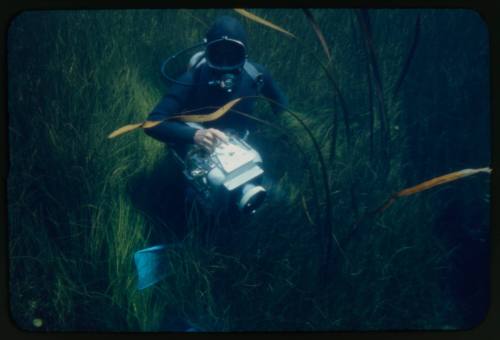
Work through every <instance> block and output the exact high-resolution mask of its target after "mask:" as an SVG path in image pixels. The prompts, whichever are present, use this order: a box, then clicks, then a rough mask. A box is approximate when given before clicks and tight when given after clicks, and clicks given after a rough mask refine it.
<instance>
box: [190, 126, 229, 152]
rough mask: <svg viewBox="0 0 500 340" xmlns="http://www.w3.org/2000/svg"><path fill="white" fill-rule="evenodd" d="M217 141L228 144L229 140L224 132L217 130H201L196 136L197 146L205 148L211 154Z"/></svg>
mask: <svg viewBox="0 0 500 340" xmlns="http://www.w3.org/2000/svg"><path fill="white" fill-rule="evenodd" d="M217 141H221V142H223V143H227V142H228V138H227V136H226V135H225V134H224V132H222V131H220V130H217V129H199V130H198V131H196V133H195V134H194V142H195V144H198V145H200V146H202V147H204V148H205V149H206V150H207V151H209V152H213V151H214V149H215V146H216V144H217Z"/></svg>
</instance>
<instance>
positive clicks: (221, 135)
mask: <svg viewBox="0 0 500 340" xmlns="http://www.w3.org/2000/svg"><path fill="white" fill-rule="evenodd" d="M209 131H210V132H211V133H212V135H213V136H215V137H216V138H217V139H219V140H221V141H222V142H224V143H227V142H229V139H228V138H227V136H226V134H225V133H224V132H222V131H220V130H217V129H209Z"/></svg>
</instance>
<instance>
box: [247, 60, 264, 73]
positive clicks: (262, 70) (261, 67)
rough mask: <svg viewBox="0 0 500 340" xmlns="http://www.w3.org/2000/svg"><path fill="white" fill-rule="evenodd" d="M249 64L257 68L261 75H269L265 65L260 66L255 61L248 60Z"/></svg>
mask: <svg viewBox="0 0 500 340" xmlns="http://www.w3.org/2000/svg"><path fill="white" fill-rule="evenodd" d="M247 62H248V63H250V64H252V65H253V67H255V68H256V69H257V71H259V72H260V73H268V71H267V68H266V67H265V66H264V65H262V64H259V63H257V62H255V61H253V60H247Z"/></svg>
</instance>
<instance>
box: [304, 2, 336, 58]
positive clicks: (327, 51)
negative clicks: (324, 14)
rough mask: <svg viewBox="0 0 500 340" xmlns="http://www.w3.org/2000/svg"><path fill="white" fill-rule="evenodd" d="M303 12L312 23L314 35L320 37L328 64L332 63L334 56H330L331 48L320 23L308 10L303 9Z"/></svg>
mask: <svg viewBox="0 0 500 340" xmlns="http://www.w3.org/2000/svg"><path fill="white" fill-rule="evenodd" d="M302 10H303V11H304V14H305V15H306V17H307V19H308V20H309V22H310V23H311V26H312V28H313V30H314V33H316V36H317V37H318V40H319V42H320V44H321V47H323V51H325V54H326V57H327V58H328V63H330V61H331V60H332V55H331V54H330V48H329V47H328V44H327V43H326V39H325V35H324V34H323V32H322V31H321V28H320V27H319V25H318V22H317V21H316V19H315V18H314V15H313V14H312V12H311V10H310V9H308V8H303V9H302Z"/></svg>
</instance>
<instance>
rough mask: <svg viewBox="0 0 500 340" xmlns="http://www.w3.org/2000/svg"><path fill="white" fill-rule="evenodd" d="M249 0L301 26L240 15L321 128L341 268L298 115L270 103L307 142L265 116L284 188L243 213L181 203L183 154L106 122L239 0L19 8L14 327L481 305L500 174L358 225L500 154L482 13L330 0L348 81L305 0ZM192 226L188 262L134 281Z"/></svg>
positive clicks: (477, 317) (378, 323)
mask: <svg viewBox="0 0 500 340" xmlns="http://www.w3.org/2000/svg"><path fill="white" fill-rule="evenodd" d="M253 12H254V13H255V14H258V15H260V16H262V17H264V18H266V19H268V20H271V21H272V22H274V23H275V24H278V25H280V26H282V27H284V28H285V29H287V30H289V31H291V32H293V33H294V34H295V35H296V36H298V37H299V39H300V42H296V41H294V40H292V39H290V38H287V37H286V36H285V35H283V34H281V33H279V32H276V31H274V30H271V29H269V28H267V27H264V26H261V25H258V24H256V23H254V22H250V21H248V20H246V19H243V18H242V20H243V23H244V25H245V27H246V29H247V30H248V35H249V48H250V58H251V59H252V60H255V61H258V62H260V63H262V64H265V65H266V66H267V67H268V69H269V70H270V71H271V73H272V74H273V76H274V78H275V79H276V80H277V81H278V83H279V84H280V86H281V87H282V89H283V90H284V92H285V93H286V94H287V95H288V97H289V102H290V107H291V108H292V109H293V110H294V111H296V112H298V115H299V117H300V118H301V119H302V120H304V122H305V124H306V125H307V126H308V127H309V128H310V129H311V131H312V133H313V135H314V137H315V138H316V141H317V143H318V145H319V146H320V148H321V151H322V155H323V158H324V161H325V163H326V167H327V177H328V180H329V182H330V188H326V190H327V192H328V195H329V199H330V200H331V202H332V204H331V219H330V221H329V222H330V223H329V224H328V226H329V227H330V228H331V229H329V230H330V231H331V232H333V235H335V237H336V239H337V240H338V241H339V243H340V246H341V248H340V249H341V250H339V247H338V245H337V244H336V243H335V242H333V238H330V242H332V244H333V246H332V249H333V250H332V253H331V254H330V257H329V261H328V263H329V266H328V267H327V271H326V272H325V268H324V267H323V266H322V263H323V260H324V247H325V244H326V243H327V241H326V239H328V238H329V236H327V235H326V234H325V231H324V229H322V226H323V225H324V223H325V219H326V217H327V214H326V213H325V209H327V207H328V205H327V202H326V199H325V194H324V193H325V183H324V181H323V180H322V177H321V172H320V167H319V164H320V163H319V158H318V156H317V153H316V152H315V149H314V147H313V145H312V143H311V140H310V138H309V137H308V135H307V133H306V132H305V130H304V129H303V128H302V127H301V126H300V124H299V123H298V122H297V120H295V119H294V118H293V117H292V116H291V115H289V114H287V113H283V114H282V115H281V116H279V117H275V116H273V115H272V113H270V110H269V109H268V107H267V106H266V105H265V104H262V105H259V106H258V108H257V110H256V113H255V114H256V115H257V116H258V117H260V118H263V119H266V120H268V121H270V122H272V123H274V124H277V125H279V126H281V127H283V128H285V129H286V131H288V133H289V135H290V136H292V140H293V141H295V142H294V143H292V142H289V141H287V140H285V139H283V138H282V136H280V135H279V134H278V133H277V132H276V130H273V129H272V128H268V127H265V126H260V128H259V130H258V131H257V132H256V133H255V136H257V137H258V139H259V143H260V144H261V145H266V147H265V164H266V171H268V172H269V173H270V174H272V176H273V177H274V178H275V179H276V183H277V185H278V188H279V193H280V195H277V196H276V197H274V198H272V199H270V200H268V202H267V203H266V205H265V206H264V207H262V209H261V210H260V211H259V212H258V213H257V214H256V215H255V216H254V217H253V218H252V219H246V220H244V221H241V222H240V223H238V224H237V225H236V224H235V225H233V224H230V223H228V222H224V220H223V219H221V221H218V223H217V222H214V223H212V222H207V221H206V220H204V219H203V218H201V217H200V214H198V213H197V212H196V211H194V212H193V211H192V212H191V214H190V215H189V216H187V217H183V216H181V217H180V219H175V218H173V217H172V215H173V214H172V211H171V210H169V207H170V206H171V205H173V203H172V202H174V201H175V200H176V196H175V195H174V194H173V193H174V192H175V191H174V190H173V189H172V188H173V186H174V185H173V184H174V182H175V178H176V177H175V176H176V173H175V169H174V168H173V166H172V163H171V160H170V159H169V156H168V155H166V151H165V149H164V147H163V146H162V145H161V144H160V143H159V142H157V141H155V140H153V139H151V138H149V137H147V136H146V135H145V134H143V133H142V132H140V131H136V132H131V133H129V134H127V135H124V136H122V137H119V138H117V139H113V140H108V139H106V136H107V135H108V134H109V133H110V132H111V131H113V130H115V129H116V128H118V127H120V126H122V125H125V124H128V123H134V122H140V121H142V120H143V119H144V118H145V117H146V115H147V113H148V112H149V110H151V108H152V107H153V106H154V105H155V104H156V102H157V101H158V100H159V99H160V98H161V96H162V94H163V93H164V92H165V91H166V87H165V85H164V84H163V83H162V80H161V78H160V74H159V65H160V63H161V61H162V60H163V59H164V58H165V57H167V56H169V55H171V54H172V53H174V52H176V51H178V50H180V49H182V48H185V47H188V46H190V45H193V44H195V43H197V42H199V41H201V39H202V38H203V35H204V33H205V31H206V29H207V28H208V26H209V25H210V23H211V22H212V21H213V19H214V18H215V17H216V16H217V15H219V14H227V13H234V12H231V11H230V10H223V9H222V10H116V11H111V10H109V11H105V10H100V11H83V10H82V11H39V12H24V13H22V14H21V15H19V16H17V17H16V18H14V20H13V22H12V24H11V26H10V30H9V34H8V111H9V159H10V169H9V178H8V215H9V254H10V298H11V300H10V308H11V317H12V319H13V320H14V322H15V323H16V324H17V325H18V326H19V327H21V328H22V329H33V330H101V331H104V330H107V331H157V330H167V331H168V330H184V329H186V328H187V327H190V326H192V327H196V328H197V329H200V330H204V331H231V330H233V331H234V330H277V331H279V330H367V329H384V330H387V329H467V328H470V327H473V326H474V325H477V324H478V323H479V322H480V321H481V320H483V319H484V316H485V313H486V311H487V308H488V301H489V285H488V282H489V206H490V196H489V176H488V175H485V174H478V175H476V176H472V177H469V178H466V179H463V180H459V181H457V182H453V183H449V184H445V185H443V186H439V187H436V188H434V189H431V190H429V191H425V192H422V193H418V194H415V195H413V196H409V197H404V198H401V199H399V200H397V201H396V202H395V203H394V204H393V205H392V206H391V207H390V208H388V209H387V210H385V211H384V212H383V213H382V214H380V215H377V216H374V217H372V216H368V217H367V218H365V219H363V220H362V222H361V223H360V224H358V226H357V228H356V232H352V229H353V225H354V223H355V222H356V221H357V220H358V219H359V217H360V216H364V215H365V214H367V213H368V212H369V211H372V210H373V209H375V208H376V207H378V206H379V205H380V204H382V203H383V202H384V200H386V199H387V198H388V197H389V196H390V195H391V194H392V193H394V192H396V191H398V190H401V189H403V188H405V187H409V186H413V185H415V184H418V183H419V182H422V181H424V180H427V179H430V178H433V177H436V176H439V175H443V174H445V173H448V172H452V171H456V170H461V169H465V168H479V167H485V166H488V165H489V163H490V113H489V110H490V108H489V98H490V93H489V49H488V46H489V42H488V39H489V36H488V32H487V29H486V27H485V24H484V22H483V21H482V20H481V18H480V17H479V15H477V13H475V12H473V11H467V10H430V9H416V10H368V11H367V12H364V13H361V14H360V15H358V14H359V13H356V12H355V11H353V10H349V9H342V10H333V9H332V10H330V9H329V10H326V9H325V10H313V11H312V13H313V14H314V16H315V18H316V20H317V21H318V24H319V27H320V28H321V30H322V31H323V32H324V35H325V37H326V41H327V44H328V46H329V48H330V52H331V54H332V62H331V65H330V66H331V67H332V68H331V69H332V73H333V75H334V79H335V81H336V82H337V84H338V87H339V88H340V92H341V96H339V94H338V93H337V92H335V91H334V88H333V86H332V83H331V82H330V81H329V80H328V78H327V77H326V76H325V73H324V72H323V70H322V69H321V67H320V66H319V63H318V58H319V60H320V61H321V62H323V63H325V64H326V63H327V60H326V57H325V55H324V52H323V50H322V48H321V45H320V44H319V42H318V41H317V38H316V36H315V34H314V31H313V29H312V28H311V27H310V25H309V23H308V21H307V18H306V16H305V15H304V14H303V13H302V11H300V10H293V9H286V10H271V9H267V10H259V9H256V10H253ZM234 15H235V16H237V15H238V14H236V13H234ZM363 18H364V20H361V21H360V19H363ZM360 22H363V23H364V24H365V25H366V26H364V27H365V28H367V29H362V27H363V26H360ZM367 41H368V44H366V42H367ZM367 46H368V47H367ZM412 46H414V47H412ZM412 51H413V52H412ZM371 52H373V53H371ZM370 55H372V58H370ZM409 55H411V57H410V58H408V56H409ZM408 59H409V60H410V61H409V62H408V66H407V67H405V65H406V64H407V60H408ZM402 74H403V76H402ZM400 79H402V82H400V81H399V80H400ZM398 82H399V83H400V84H401V85H400V87H399V88H397V84H398ZM297 143H298V146H297ZM301 150H302V151H301ZM314 187H316V189H314ZM177 216H179V215H177ZM181 222H182V223H183V224H182V223H181ZM330 231H327V233H330ZM201 235H204V236H203V237H202V236H201ZM207 235H208V236H207ZM179 237H186V240H185V246H184V247H183V248H182V249H178V250H177V251H175V252H174V253H172V254H171V257H172V259H171V261H172V265H173V268H175V269H174V271H175V272H174V273H172V275H170V276H169V277H168V278H166V279H165V280H163V281H162V282H160V283H159V284H157V285H156V286H154V287H151V288H148V289H146V290H143V291H137V289H136V283H137V282H136V276H135V275H136V274H135V271H134V266H133V253H134V252H135V251H137V250H139V249H142V248H145V247H147V246H149V245H152V244H156V243H160V242H174V241H176V240H177V239H178V238H179ZM202 238H203V239H202ZM217 240H219V242H220V240H223V241H224V242H225V244H224V247H222V248H221V247H217V248H214V247H213V246H212V245H213V244H215V243H214V242H216V241H217ZM35 320H36V321H35Z"/></svg>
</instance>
